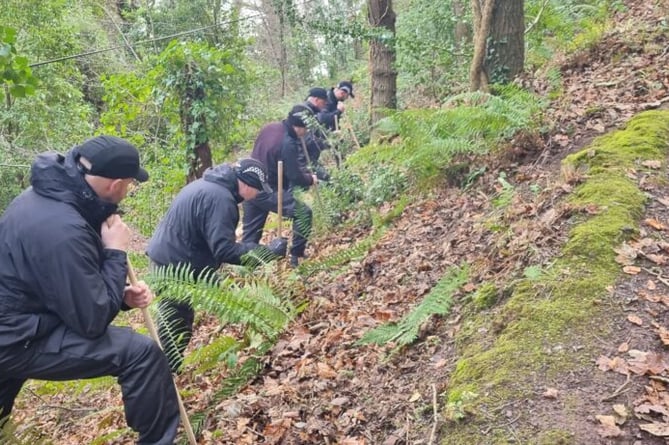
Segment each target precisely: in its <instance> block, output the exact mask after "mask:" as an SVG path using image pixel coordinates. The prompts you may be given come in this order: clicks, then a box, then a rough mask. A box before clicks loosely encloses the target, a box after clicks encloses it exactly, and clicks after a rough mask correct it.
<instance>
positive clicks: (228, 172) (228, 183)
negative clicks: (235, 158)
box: [202, 164, 244, 204]
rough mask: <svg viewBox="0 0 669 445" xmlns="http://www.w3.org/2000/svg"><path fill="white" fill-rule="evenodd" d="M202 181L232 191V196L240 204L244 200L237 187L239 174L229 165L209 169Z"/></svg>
mask: <svg viewBox="0 0 669 445" xmlns="http://www.w3.org/2000/svg"><path fill="white" fill-rule="evenodd" d="M202 179H204V180H205V181H207V182H213V183H215V184H218V185H221V186H223V187H225V188H226V189H228V190H230V192H231V193H232V196H234V197H235V200H236V201H237V203H238V204H239V203H240V202H242V201H243V200H244V199H243V198H242V197H241V196H239V189H238V187H237V173H236V172H235V169H234V168H233V167H232V166H231V165H229V164H219V165H215V166H213V167H209V168H208V169H206V170H205V171H204V174H203V175H202Z"/></svg>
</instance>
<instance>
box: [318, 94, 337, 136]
mask: <svg viewBox="0 0 669 445" xmlns="http://www.w3.org/2000/svg"><path fill="white" fill-rule="evenodd" d="M338 103H339V101H338V100H337V96H335V94H334V88H330V89H329V90H328V99H327V102H326V103H325V107H323V109H322V110H321V111H320V112H319V113H318V114H317V115H316V119H317V120H318V122H320V123H321V125H323V126H324V127H325V128H327V129H329V130H330V131H335V130H337V128H336V127H337V126H336V125H335V117H336V118H337V120H339V119H340V118H341V111H339V110H338V109H337V104H338Z"/></svg>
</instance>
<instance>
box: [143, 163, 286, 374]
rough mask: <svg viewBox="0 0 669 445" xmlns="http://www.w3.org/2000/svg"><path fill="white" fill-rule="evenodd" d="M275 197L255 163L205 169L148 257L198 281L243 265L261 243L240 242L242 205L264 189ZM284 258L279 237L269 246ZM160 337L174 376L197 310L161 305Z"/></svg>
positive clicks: (179, 199) (177, 203)
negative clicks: (184, 270)
mask: <svg viewBox="0 0 669 445" xmlns="http://www.w3.org/2000/svg"><path fill="white" fill-rule="evenodd" d="M261 190H262V191H263V192H265V193H271V192H272V189H271V188H270V187H269V186H268V184H267V172H266V170H265V167H264V166H263V164H262V163H260V162H258V161H256V160H255V159H242V160H241V161H239V163H238V164H237V165H230V164H220V165H217V166H214V167H210V168H208V169H207V170H205V172H204V175H203V176H202V178H200V179H197V180H195V181H193V182H191V183H190V184H188V185H187V186H186V187H184V188H183V189H181V191H180V192H179V193H178V194H177V196H176V198H175V199H174V201H173V202H172V204H171V206H170V208H169V209H168V210H167V213H166V214H165V216H164V217H163V219H162V220H161V221H160V223H159V224H158V227H157V228H156V231H155V232H154V234H153V236H152V237H151V239H150V240H149V245H148V248H147V251H146V253H147V254H148V256H149V258H150V259H151V263H152V266H153V267H161V266H163V267H164V266H173V267H179V266H182V267H187V268H188V269H189V272H192V273H193V277H194V278H195V279H198V278H201V277H202V276H205V275H206V274H209V273H211V272H215V271H217V270H218V269H219V268H220V267H221V264H223V263H226V264H241V262H242V256H243V255H244V254H246V253H248V252H250V251H251V250H253V249H256V248H257V247H258V246H259V245H258V243H257V242H248V241H245V242H242V243H238V242H237V241H236V236H235V229H236V228H237V224H238V223H239V207H238V206H239V203H240V202H242V201H246V200H249V199H254V198H255V197H256V195H258V193H259V192H260V191H261ZM267 247H268V249H269V250H270V251H271V252H272V253H273V254H274V255H276V256H285V254H286V249H287V240H286V239H285V238H276V239H274V240H272V242H271V243H270V244H269V245H268V246H267ZM159 314H160V317H159V323H158V334H159V337H160V341H161V344H162V345H163V348H164V350H165V354H166V355H167V358H168V361H169V362H170V368H171V370H172V372H178V371H179V369H180V368H181V365H182V363H183V353H184V351H185V349H186V347H187V346H188V343H189V342H190V338H191V335H192V331H193V322H194V320H195V312H194V310H193V307H192V306H191V305H190V304H188V303H180V302H176V301H174V300H171V299H170V298H169V296H167V297H166V298H164V299H162V300H161V301H160V303H159Z"/></svg>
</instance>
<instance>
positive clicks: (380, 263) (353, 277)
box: [14, 0, 669, 445]
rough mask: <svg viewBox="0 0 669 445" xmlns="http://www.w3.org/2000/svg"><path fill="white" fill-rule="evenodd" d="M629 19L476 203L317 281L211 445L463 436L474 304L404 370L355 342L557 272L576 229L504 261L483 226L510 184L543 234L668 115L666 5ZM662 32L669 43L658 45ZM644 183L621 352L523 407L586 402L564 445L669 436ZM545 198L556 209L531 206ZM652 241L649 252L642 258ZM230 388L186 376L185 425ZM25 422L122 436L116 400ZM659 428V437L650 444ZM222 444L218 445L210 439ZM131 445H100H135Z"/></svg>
mask: <svg viewBox="0 0 669 445" xmlns="http://www.w3.org/2000/svg"><path fill="white" fill-rule="evenodd" d="M625 4H626V5H627V8H628V9H627V10H626V11H624V12H621V13H619V14H618V16H617V17H616V20H615V23H616V25H615V29H612V30H611V31H610V32H608V33H607V34H606V35H605V37H604V38H603V39H602V40H601V41H600V42H599V43H597V44H596V45H594V46H593V47H591V48H590V49H589V50H587V51H583V52H581V53H579V54H577V55H575V56H572V57H570V58H568V59H565V60H563V61H561V62H559V63H558V64H556V65H555V66H557V67H558V69H560V72H561V81H562V84H563V87H562V94H561V95H560V97H559V99H557V100H556V101H555V102H554V103H553V104H552V105H551V106H550V107H549V109H548V110H547V112H546V113H547V116H546V121H547V122H549V123H550V125H551V128H550V132H549V133H548V134H546V135H545V137H544V138H543V139H541V138H531V139H523V140H521V139H517V140H514V141H512V143H511V144H509V146H508V147H507V148H506V149H505V150H504V151H503V152H502V153H497V154H496V155H494V156H491V157H490V158H487V159H479V160H478V162H481V164H483V163H485V164H486V165H487V166H488V168H487V172H486V173H485V174H484V176H482V177H481V178H479V179H478V181H477V183H476V184H475V185H474V187H473V188H470V189H468V190H467V191H463V190H461V189H459V188H456V187H450V186H448V185H447V184H446V181H444V184H443V187H441V188H439V189H438V190H435V191H434V193H433V194H432V195H431V196H429V197H427V198H416V199H415V200H414V201H413V202H412V203H411V204H410V205H408V206H407V207H406V208H405V209H404V211H403V213H402V215H401V216H400V217H398V218H397V219H396V220H395V222H394V223H393V224H392V225H391V227H390V228H389V229H388V230H387V232H386V233H385V234H384V235H383V236H382V238H381V239H380V240H379V241H378V242H377V243H376V244H375V245H374V246H373V247H372V248H371V249H370V250H369V252H368V253H367V255H366V256H365V257H364V258H363V259H362V260H360V261H359V262H355V263H351V264H350V265H349V267H347V268H345V269H344V270H337V271H322V272H319V273H318V274H316V275H314V276H309V277H306V278H305V279H304V282H303V285H304V290H305V293H306V295H308V298H309V300H310V305H309V307H308V308H307V310H306V311H304V312H303V313H302V314H300V315H299V317H298V318H297V319H296V320H295V321H294V323H293V324H292V325H291V326H290V328H289V329H288V330H287V331H286V332H285V334H284V335H283V336H282V337H281V339H280V340H279V341H278V343H277V344H276V346H275V347H274V348H273V349H272V350H271V351H270V354H269V355H268V356H267V357H266V362H265V368H264V370H263V371H262V372H261V374H260V375H259V376H258V377H257V378H256V379H255V380H253V381H252V382H250V383H249V384H248V385H246V386H245V387H243V388H242V390H241V391H240V392H239V393H237V394H236V395H234V396H232V397H230V398H228V399H226V400H225V401H223V402H222V403H220V405H219V406H217V407H216V410H215V412H216V415H214V416H211V418H208V419H207V420H206V423H205V428H204V430H205V432H204V434H203V435H202V436H201V437H200V443H202V444H219V443H220V444H261V443H267V444H341V445H362V444H366V445H400V444H405V445H409V444H411V445H419V444H424V445H428V444H437V443H442V444H444V443H445V444H449V443H454V442H450V441H449V439H448V425H449V422H450V420H448V419H446V418H445V416H444V410H445V400H444V398H443V397H442V395H443V393H444V391H445V390H447V389H448V382H449V376H450V375H451V373H452V372H453V370H454V365H455V364H456V363H457V361H458V358H459V356H458V348H457V342H456V337H457V335H458V332H459V330H460V329H461V328H462V325H463V323H465V322H466V320H465V317H466V314H465V313H464V312H463V311H462V307H463V304H461V302H459V301H457V299H456V301H455V304H454V306H453V308H452V310H451V313H450V314H449V315H448V316H447V317H442V318H434V319H433V320H431V322H430V323H428V324H427V325H426V326H423V327H422V329H421V335H420V338H419V340H418V341H417V342H416V343H414V344H413V345H411V346H409V347H407V348H404V349H402V350H401V351H400V352H399V353H397V354H392V355H391V354H390V352H391V349H392V347H376V346H358V345H356V341H357V340H358V339H359V338H360V337H361V335H362V334H363V333H364V332H366V331H368V330H369V329H370V328H371V327H374V326H376V325H378V324H379V323H380V322H385V321H388V320H397V319H399V318H401V317H402V316H403V315H404V314H406V313H407V312H408V311H409V310H411V308H412V307H414V306H415V305H416V303H417V302H419V301H420V300H421V298H422V297H424V296H425V295H426V294H427V293H428V292H429V291H430V289H431V288H432V287H433V286H434V285H435V283H437V282H438V281H439V279H440V278H441V277H442V276H443V274H444V272H445V270H447V269H448V268H449V267H451V266H454V265H460V264H463V263H468V264H471V265H475V267H474V268H473V275H472V276H470V279H469V283H468V284H467V286H469V288H468V289H467V290H471V289H473V288H475V287H476V283H477V282H480V281H495V282H498V283H500V284H503V283H504V282H505V281H506V280H508V276H509V274H510V273H512V271H517V270H522V269H523V267H527V266H529V265H530V264H527V263H526V262H527V258H526V256H525V255H524V254H523V252H525V251H527V250H528V246H530V245H531V248H532V250H533V252H534V253H533V258H534V259H535V260H536V259H537V258H543V259H544V260H545V261H546V262H549V261H550V259H551V258H553V257H554V256H555V255H556V254H557V253H558V251H559V248H560V246H561V243H562V242H563V241H564V240H565V239H566V237H567V235H568V233H567V232H568V228H569V226H568V224H566V222H565V220H564V219H561V218H559V216H555V215H553V218H552V220H551V224H550V230H549V233H546V231H545V226H546V225H545V224H544V226H543V227H544V230H543V231H541V232H540V231H538V229H537V228H536V227H534V228H533V226H532V225H529V226H527V228H526V230H525V232H524V233H520V234H518V236H517V238H516V239H515V240H514V243H509V242H508V241H507V242H506V243H505V245H504V249H505V253H504V254H503V255H502V254H500V250H501V249H500V239H499V238H498V237H499V235H498V234H497V233H494V232H491V231H490V230H488V229H486V226H485V225H484V224H482V223H481V222H482V221H483V219H484V217H485V215H488V214H490V213H491V212H494V211H495V209H494V206H493V205H492V200H493V199H494V197H495V196H498V192H499V187H500V182H499V181H498V178H499V177H500V173H501V172H504V173H505V174H506V177H507V179H508V181H509V182H511V183H513V184H514V187H515V188H516V190H517V191H518V196H534V198H532V199H529V198H527V199H521V198H518V199H515V200H514V201H513V202H512V203H511V206H512V207H511V210H510V213H514V212H515V213H516V214H517V215H519V216H520V215H523V216H524V217H527V215H534V218H535V219H536V220H537V222H539V219H540V218H541V217H542V215H543V216H544V217H546V215H547V214H549V212H548V211H549V210H551V208H552V206H553V205H554V203H556V202H559V201H560V200H561V199H562V198H563V197H564V195H565V194H567V193H568V192H569V191H570V190H569V188H568V186H567V185H565V184H564V181H563V180H562V178H561V177H560V167H561V164H560V162H561V160H562V159H563V158H564V157H565V156H566V155H568V154H569V153H573V152H575V151H577V150H580V149H581V148H583V147H586V146H587V145H588V144H589V142H590V141H592V139H593V138H595V137H597V136H599V135H601V134H604V133H606V132H608V131H612V130H615V129H617V128H620V127H621V126H622V125H623V124H624V123H625V122H626V121H628V120H629V118H631V117H632V116H634V115H635V114H637V113H639V112H641V111H644V110H648V109H657V108H663V107H664V104H665V103H666V102H667V101H669V75H668V74H667V71H666V66H667V65H668V64H669V55H668V53H669V34H668V33H667V32H666V30H667V27H668V26H669V25H668V24H667V17H666V15H665V14H666V13H667V11H669V2H667V1H662V2H659V3H658V4H653V2H645V1H637V0H634V1H625ZM660 28H661V29H665V32H664V33H658V32H656V31H657V29H660ZM542 74H545V73H535V74H534V75H533V76H528V77H527V78H526V79H525V80H524V82H525V86H526V87H527V88H529V89H532V90H534V91H536V92H538V93H540V94H543V93H545V92H546V91H548V89H549V87H550V86H549V85H548V83H547V81H545V78H546V76H545V75H542ZM662 161H663V162H665V161H666V159H665V160H662ZM663 165H666V162H665V163H663ZM656 175H657V178H666V176H667V169H666V167H662V168H659V167H658V168H657V169H656ZM657 178H655V179H657ZM645 179H647V180H646V181H645V183H646V187H645V191H646V194H647V196H648V197H649V199H648V203H647V206H646V210H645V212H646V214H645V215H644V216H643V217H642V218H641V221H642V222H641V226H640V228H639V232H640V235H641V236H640V237H639V238H638V239H637V240H636V241H635V242H634V243H630V244H629V245H627V247H626V248H627V249H628V250H627V251H626V254H627V255H628V256H629V257H630V258H636V259H637V260H636V261H630V262H627V263H626V264H621V276H620V279H619V281H618V282H617V284H616V286H615V287H614V288H611V289H610V293H611V295H613V296H615V299H616V300H617V301H618V304H619V306H620V307H622V308H623V312H624V313H626V314H627V316H626V317H624V318H622V319H614V318H612V319H608V320H601V322H602V323H608V324H610V325H611V326H612V327H613V329H612V331H613V332H615V335H614V336H613V337H612V338H601V339H600V343H599V344H597V345H596V349H597V351H593V354H592V355H593V356H594V357H599V359H598V360H593V361H592V363H591V364H590V365H591V366H590V372H577V373H576V372H575V373H568V375H565V376H563V377H564V378H563V380H562V381H561V382H552V381H547V382H546V386H545V388H529V389H528V394H527V397H526V399H525V401H524V403H526V404H527V405H530V406H531V407H532V410H533V411H534V412H535V413H536V416H537V417H544V418H545V417H551V416H553V415H555V418H556V419H559V415H558V414H556V413H557V412H558V411H560V407H561V406H562V404H563V403H565V401H564V400H561V398H560V391H559V389H556V388H559V387H560V385H572V386H577V387H578V391H579V392H580V393H581V394H582V395H583V400H588V403H587V404H584V406H583V407H581V409H582V419H580V421H579V422H577V423H576V424H575V425H573V426H572V428H578V429H579V431H578V432H576V433H575V434H574V437H577V438H578V439H574V440H572V441H562V442H560V441H556V442H555V444H556V445H557V444H559V443H565V444H567V443H576V444H583V445H586V444H587V445H594V444H630V445H631V444H634V445H642V444H643V445H652V444H663V443H669V440H666V439H664V436H669V424H667V423H666V421H667V419H668V418H669V398H667V397H666V391H665V388H664V386H665V385H666V384H667V383H669V355H667V353H666V352H667V351H666V345H667V344H669V331H667V329H669V272H668V271H666V267H664V266H665V264H666V262H667V261H669V249H667V248H666V246H669V184H667V182H666V181H663V180H652V179H650V178H645ZM537 186H538V187H540V189H541V190H544V191H546V193H542V194H540V195H539V197H537V195H536V194H532V193H529V192H528V193H525V194H524V193H523V190H525V191H529V190H530V189H531V188H532V187H534V188H536V187H537ZM542 222H543V223H545V222H546V221H545V220H544V221H542ZM651 232H652V234H653V240H654V241H653V242H652V243H649V242H645V241H644V240H648V236H649V234H650V233H651ZM365 236H367V233H366V232H365V231H364V230H362V229H347V232H346V233H341V232H337V233H332V234H331V235H330V236H328V237H321V238H319V239H316V240H314V242H313V243H312V244H311V245H310V248H309V253H310V255H311V256H312V257H313V258H314V259H317V258H318V257H319V256H325V255H327V254H328V253H330V252H336V251H337V250H339V249H345V248H346V247H347V246H350V245H351V243H352V242H353V241H355V240H357V239H362V238H364V237H365ZM658 240H660V241H658ZM651 244H652V246H651ZM651 247H655V249H651ZM665 272H666V276H665V275H664V273H665ZM514 273H515V272H514ZM137 324H138V325H141V321H140V320H137ZM216 332H217V326H216V321H215V320H213V319H211V318H209V317H204V316H203V317H200V318H199V319H198V321H197V328H196V332H195V337H194V339H193V341H192V343H191V346H190V347H191V349H194V348H198V347H199V346H201V345H204V344H207V342H208V341H209V339H210V337H211V335H214V334H215V333H216ZM575 342H576V343H577V342H578V341H577V339H575ZM222 377H224V376H222V375H214V374H212V375H192V374H191V373H189V370H188V369H186V370H185V371H184V372H183V373H182V374H181V375H180V376H179V377H178V384H179V386H180V387H181V388H185V389H186V390H187V391H188V394H189V395H188V396H187V397H185V403H186V406H187V409H189V410H192V409H195V410H197V409H198V408H201V407H202V405H203V404H206V403H207V401H208V398H209V397H210V396H211V394H212V393H213V392H215V391H216V385H217V383H220V379H221V378H222ZM593 401H594V402H593ZM100 407H105V408H104V409H103V408H100ZM14 420H15V422H17V423H18V424H24V425H28V424H29V425H32V426H34V427H36V428H38V429H39V430H41V431H42V432H43V433H44V434H45V436H46V437H47V438H49V440H51V441H53V443H54V444H63V445H65V444H86V443H92V441H93V438H95V437H100V436H101V435H102V434H103V433H104V432H105V431H113V430H114V429H119V428H120V429H123V428H125V424H124V420H123V412H122V404H121V400H120V394H119V392H118V389H117V388H116V387H115V386H114V387H113V388H112V389H106V390H105V391H100V390H99V389H97V388H96V387H95V386H94V387H91V388H84V390H83V391H82V392H80V393H78V394H77V396H71V395H68V394H63V393H56V394H54V395H52V396H45V395H43V393H40V394H38V393H37V392H36V391H35V390H34V389H32V388H31V387H27V388H26V389H25V390H24V391H23V392H22V394H21V397H20V399H19V401H18V403H17V408H16V410H15V413H14ZM465 421H466V420H465ZM491 424H495V426H496V427H502V428H505V429H506V430H508V437H509V440H508V443H522V441H520V440H517V439H514V437H515V434H514V431H519V430H523V429H526V428H535V427H536V426H535V425H523V424H522V423H519V422H518V421H517V420H516V416H515V414H514V410H513V406H508V407H502V408H501V409H500V410H499V411H498V412H497V415H496V416H495V418H494V419H493V420H491ZM648 424H651V425H655V426H652V427H648V426H643V425H648ZM216 430H218V431H222V433H219V434H217V435H216V436H214V435H212V434H211V432H212V431H216ZM130 437H132V435H131V434H127V435H123V436H121V437H118V436H117V437H115V438H114V439H110V440H108V441H104V440H99V441H97V442H96V443H99V444H104V443H109V444H122V443H129V441H130V439H129V438H130ZM481 437H482V439H481V440H480V442H479V443H478V444H475V445H479V444H480V445H485V444H486V443H487V441H486V439H485V437H486V431H481ZM530 443H531V442H530ZM463 445H464V444H463Z"/></svg>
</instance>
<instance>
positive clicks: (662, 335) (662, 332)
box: [657, 326, 669, 346]
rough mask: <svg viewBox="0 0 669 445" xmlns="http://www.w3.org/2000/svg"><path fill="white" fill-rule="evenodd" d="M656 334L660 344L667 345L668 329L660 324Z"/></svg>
mask: <svg viewBox="0 0 669 445" xmlns="http://www.w3.org/2000/svg"><path fill="white" fill-rule="evenodd" d="M657 334H658V335H659V336H660V340H662V344H663V345H665V346H669V330H668V329H666V328H664V327H662V326H660V327H659V328H658V330H657Z"/></svg>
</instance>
